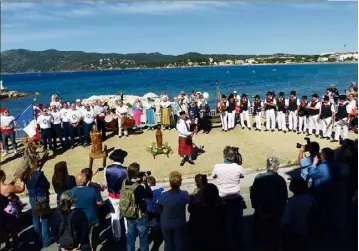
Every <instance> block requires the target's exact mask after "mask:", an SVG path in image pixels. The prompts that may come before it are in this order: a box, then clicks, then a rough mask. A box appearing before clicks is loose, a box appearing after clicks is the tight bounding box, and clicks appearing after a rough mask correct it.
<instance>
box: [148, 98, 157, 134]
mask: <svg viewBox="0 0 359 251" xmlns="http://www.w3.org/2000/svg"><path fill="white" fill-rule="evenodd" d="M145 108H146V125H147V126H148V129H153V127H155V126H156V125H157V123H156V117H155V109H156V107H155V104H154V103H153V102H152V101H151V100H148V103H147V104H146V106H145Z"/></svg>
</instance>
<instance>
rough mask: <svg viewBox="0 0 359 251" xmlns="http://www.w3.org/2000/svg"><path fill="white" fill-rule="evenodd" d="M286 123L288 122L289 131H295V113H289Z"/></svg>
mask: <svg viewBox="0 0 359 251" xmlns="http://www.w3.org/2000/svg"><path fill="white" fill-rule="evenodd" d="M288 122H289V125H288V127H289V130H293V131H296V130H297V123H298V121H297V111H289V114H288Z"/></svg>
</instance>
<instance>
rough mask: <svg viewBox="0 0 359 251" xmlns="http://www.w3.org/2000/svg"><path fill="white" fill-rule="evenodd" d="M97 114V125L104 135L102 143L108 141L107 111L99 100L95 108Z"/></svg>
mask: <svg viewBox="0 0 359 251" xmlns="http://www.w3.org/2000/svg"><path fill="white" fill-rule="evenodd" d="M94 110H95V114H96V125H97V130H98V131H99V132H101V134H102V141H105V140H106V123H105V116H106V113H107V110H106V108H105V107H104V106H102V104H101V101H100V100H97V101H96V102H95V106H94Z"/></svg>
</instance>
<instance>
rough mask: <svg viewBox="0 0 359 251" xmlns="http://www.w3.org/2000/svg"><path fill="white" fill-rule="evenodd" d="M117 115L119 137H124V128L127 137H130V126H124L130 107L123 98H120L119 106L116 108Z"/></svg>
mask: <svg viewBox="0 0 359 251" xmlns="http://www.w3.org/2000/svg"><path fill="white" fill-rule="evenodd" d="M116 116H117V118H118V137H119V138H121V137H122V129H123V131H124V134H125V136H126V137H128V128H127V127H124V126H123V123H124V120H125V118H126V117H127V116H128V109H127V107H126V106H125V105H124V104H123V101H122V100H119V102H118V107H117V108H116Z"/></svg>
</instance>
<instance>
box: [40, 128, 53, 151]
mask: <svg viewBox="0 0 359 251" xmlns="http://www.w3.org/2000/svg"><path fill="white" fill-rule="evenodd" d="M51 134H52V129H51V128H46V129H41V140H42V144H43V145H44V149H45V150H47V147H49V148H50V149H51V148H52V145H51Z"/></svg>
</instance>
